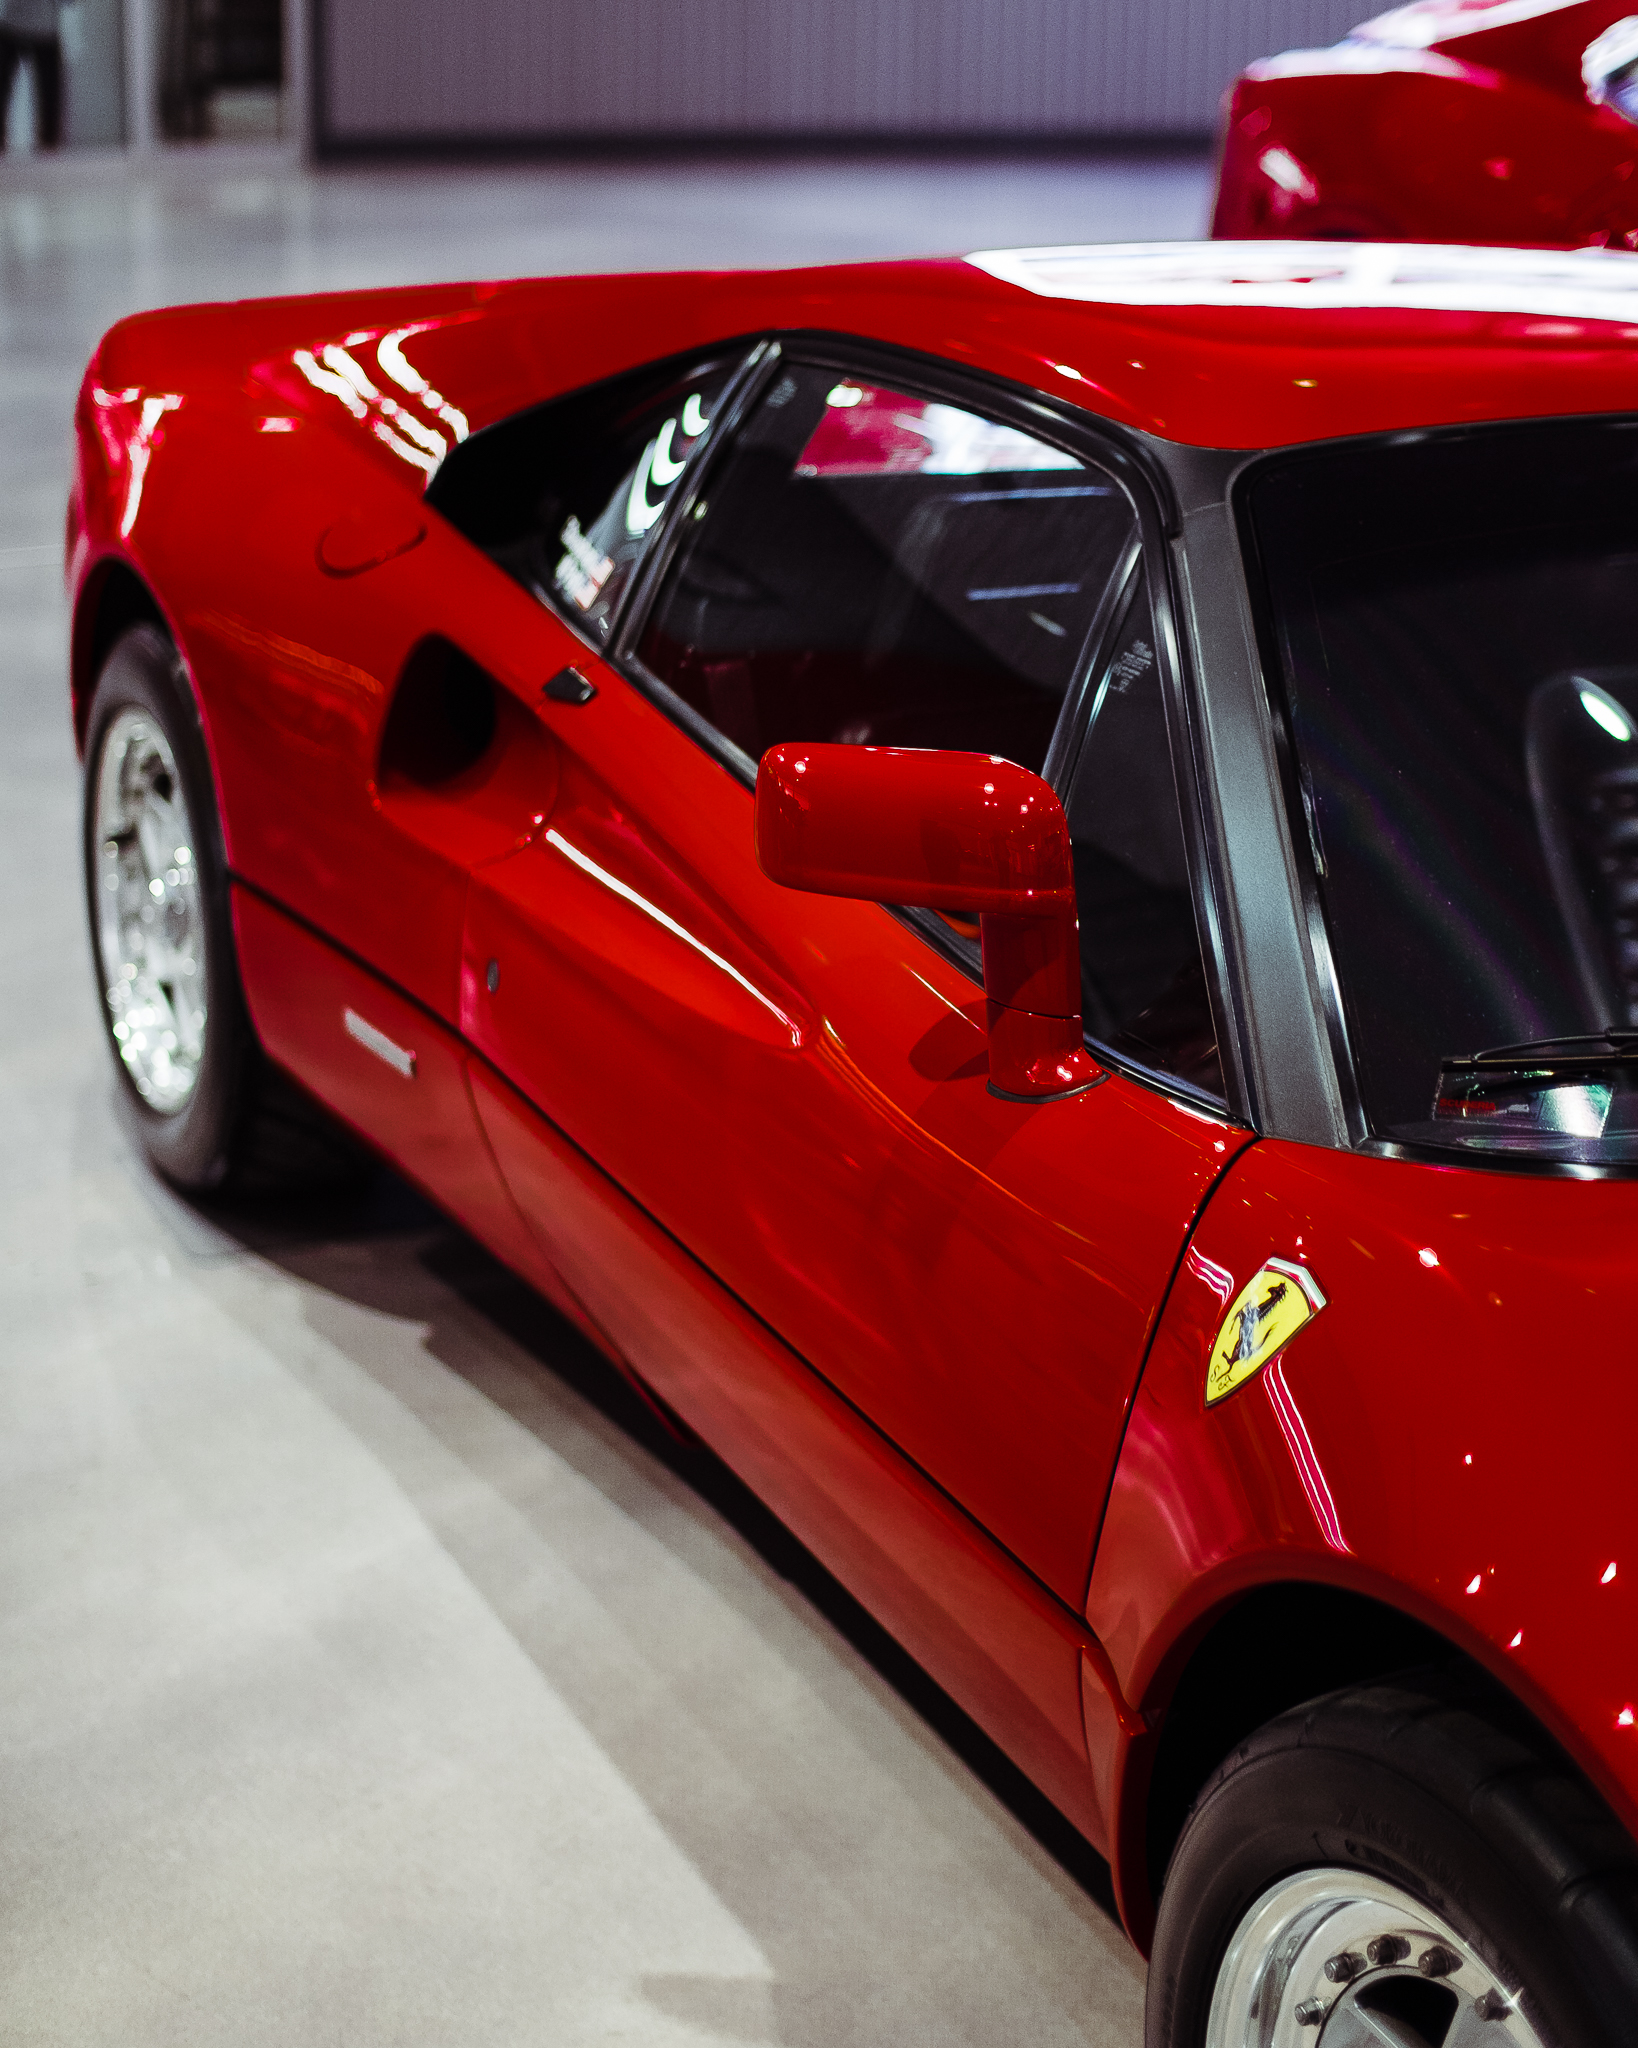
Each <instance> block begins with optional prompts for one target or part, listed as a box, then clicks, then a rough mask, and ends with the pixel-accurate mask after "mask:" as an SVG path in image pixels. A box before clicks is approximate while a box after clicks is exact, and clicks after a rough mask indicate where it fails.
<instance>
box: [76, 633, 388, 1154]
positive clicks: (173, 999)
mask: <svg viewBox="0 0 1638 2048" xmlns="http://www.w3.org/2000/svg"><path fill="white" fill-rule="evenodd" d="M85 763H86V768H85V810H84V831H83V846H84V856H85V887H86V911H87V916H88V918H89V921H90V926H91V952H92V958H93V960H94V962H95V965H96V972H97V980H98V987H99V992H100V997H101V1007H102V1016H103V1023H104V1026H105V1028H106V1030H107V1034H108V1043H109V1047H110V1049H111V1051H112V1052H113V1055H114V1063H115V1068H116V1071H117V1073H118V1075H119V1082H120V1100H121V1104H122V1107H123V1109H124V1113H125V1116H126V1120H127V1122H128V1124H129V1125H130V1127H131V1130H132V1134H133V1135H134V1137H135V1138H136V1140H137V1142H138V1144H139V1145H140V1146H141V1148H142V1150H143V1151H144V1152H145V1153H146V1154H147V1157H148V1159H149V1161H150V1162H151V1164H152V1165H153V1166H154V1167H155V1169H156V1170H157V1171H158V1172H159V1173H160V1174H162V1175H163V1176H164V1178H165V1179H166V1180H168V1181H170V1182H172V1183H173V1184H174V1185H175V1186H177V1187H179V1188H183V1189H186V1190H188V1191H190V1192H195V1193H200V1192H205V1191H208V1190H211V1189H220V1188H233V1189H237V1190H240V1191H244V1192H263V1191H272V1190H275V1189H289V1188H293V1187H301V1186H312V1185H314V1184H334V1183H336V1182H338V1181H341V1180H346V1179H351V1178H356V1177H357V1175H358V1174H359V1172H360V1169H361V1167H362V1165H363V1155H362V1154H361V1153H360V1152H359V1151H358V1149H357V1147H356V1146H354V1145H353V1143H352V1141H351V1140H350V1139H349V1138H347V1136H346V1135H345V1134H344V1133H343V1132H342V1131H341V1130H340V1129H339V1127H338V1126H336V1125H335V1124H334V1123H332V1122H331V1121H330V1119H329V1118H327V1117H326V1116H325V1115H324V1113H323V1111H322V1110H320V1109H319V1107H318V1106H317V1104H315V1103H313V1102H312V1101H311V1100H310V1099H309V1098H308V1097H307V1096H305V1095H304V1094H303V1093H302V1092H301V1091H300V1090H299V1089H298V1088H297V1087H296V1086H295V1085H294V1084H293V1083H292V1082H291V1081H289V1080H288V1079H287V1078H286V1077H285V1076H284V1075H282V1074H281V1073H280V1072H279V1071H278V1070H277V1069H276V1068H275V1067H274V1066H273V1065H272V1064H271V1063H270V1062H269V1061H268V1060H267V1058H266V1056H265V1055H264V1054H263V1052H262V1050H261V1047H260V1045H259V1044H258V1043H257V1041H256V1035H255V1032H254V1029H253V1027H252V1025H251V1022H250V1016H249V1012H248V1011H247V1009H246V1007H245V1000H244V993H243V990H242V989H241V987H240V983H239V969H238V961H237V957H236V954H235V948H234V938H233V911H232V903H231V901H230V896H229V882H228V870H227V860H226V856H225V853H224V849H223V843H222V834H221V827H220V822H219V820H218V817H217V810H216V797H215V788H214V783H213V780H212V776H211V771H210V762H209V758H208V756H207V754H206V751H205V743H204V737H203V734H202V733H201V731H200V727H199V719H198V714H197V711H196V709H195V705H194V699H193V693H192V690H191V689H190V687H189V684H188V681H187V677H186V675H185V673H184V671H183V669H182V664H181V661H180V658H179V657H178V655H177V652H176V649H175V647H174V646H173V645H172V644H171V642H170V641H169V640H168V639H167V638H166V637H165V635H164V634H163V633H161V632H160V630H159V629H158V628H157V627H156V626H152V625H146V624H144V625H137V626H133V627H131V628H130V630H129V631H128V632H126V633H125V634H123V635H122V636H121V638H120V639H119V640H118V641H117V642H116V643H115V645H114V647H113V648H112V650H111V651H110V653H109V655H108V658H107V660H106V661H105V662H104V664H103V667H102V671H101V674H100V675H99V676H98V679H97V687H96V690H95V693H94V694H93V696H92V699H91V709H90V713H89V716H88V718H87V721H86V749H85Z"/></svg>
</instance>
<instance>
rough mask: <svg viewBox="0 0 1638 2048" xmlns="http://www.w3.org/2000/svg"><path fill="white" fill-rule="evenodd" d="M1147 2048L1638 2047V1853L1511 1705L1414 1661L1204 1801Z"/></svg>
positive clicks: (1178, 1889) (1255, 1752)
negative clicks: (1414, 1666)
mask: <svg viewBox="0 0 1638 2048" xmlns="http://www.w3.org/2000/svg"><path fill="white" fill-rule="evenodd" d="M1145 2041H1146V2048H1386V2044H1390V2043H1391V2044H1399V2048H1632V2044H1634V2043H1638V1852H1635V1850H1634V1845H1633V1843H1632V1840H1631V1838H1630V1837H1629V1836H1628V1835H1627V1834H1626V1832H1625V1831H1624V1830H1623V1829H1622V1828H1621V1826H1620V1824H1619V1823H1618V1822H1617V1821H1616V1820H1615V1818H1614V1816H1613V1815H1612V1814H1610V1813H1609V1811H1608V1810H1607V1809H1606V1808H1605V1807H1604V1805H1603V1804H1602V1802H1601V1801H1600V1800H1599V1799H1598V1798H1597V1797H1596V1795H1595V1794H1594V1793H1593V1791H1592V1790H1591V1788H1590V1787H1589V1786H1588V1785H1586V1784H1585V1783H1584V1781H1583V1780H1582V1779H1581V1778H1580V1777H1579V1776H1578V1775H1577V1774H1576V1773H1575V1771H1574V1770H1573V1768H1572V1767H1571V1766H1570V1765H1569V1764H1568V1763H1567V1762H1566V1761H1565V1760H1564V1759H1563V1758H1562V1757H1559V1756H1557V1755H1556V1754H1555V1753H1553V1752H1551V1751H1550V1750H1549V1749H1548V1748H1547V1746H1546V1745H1545V1744H1544V1743H1543V1742H1541V1741H1540V1740H1539V1739H1538V1738H1535V1737H1534V1736H1533V1735H1532V1733H1531V1731H1529V1730H1528V1729H1527V1728H1526V1727H1525V1726H1524V1725H1523V1724H1522V1723H1521V1722H1519V1721H1518V1720H1517V1717H1516V1716H1514V1715H1513V1713H1512V1711H1511V1709H1510V1708H1509V1707H1508V1705H1507V1704H1506V1703H1505V1702H1503V1701H1501V1700H1499V1699H1496V1698H1494V1697H1492V1696H1490V1695H1489V1694H1488V1693H1487V1691H1486V1690H1485V1689H1484V1688H1483V1687H1482V1686H1480V1685H1478V1684H1476V1683H1470V1682H1468V1681H1466V1680H1464V1679H1462V1678H1460V1677H1458V1676H1455V1675H1452V1674H1447V1673H1441V1672H1429V1673H1418V1674H1413V1675H1411V1676H1410V1677H1408V1678H1407V1679H1406V1680H1404V1681H1403V1682H1402V1683H1399V1684H1395V1685H1384V1686H1368V1687H1361V1688H1358V1689H1355V1690H1350V1691H1347V1692H1341V1693H1334V1694H1331V1695H1330V1696H1329V1697H1327V1698H1325V1699H1321V1700H1316V1701H1313V1702H1311V1703H1310V1704H1309V1705H1307V1706H1304V1707H1300V1708H1298V1709H1296V1710H1295V1711H1294V1712H1292V1713H1289V1714H1285V1715H1283V1716H1281V1717H1280V1718H1279V1719H1278V1720H1275V1721H1272V1722H1270V1723H1269V1724H1268V1725H1267V1726H1266V1727H1265V1728H1263V1729H1261V1730H1259V1731H1258V1732H1257V1733H1256V1734H1255V1735H1253V1736H1251V1737H1250V1738H1249V1740H1247V1741H1246V1742H1245V1743H1243V1744H1242V1745H1241V1747H1240V1748H1239V1749H1238V1750H1236V1751H1235V1753H1234V1754H1233V1755H1232V1756H1231V1757H1230V1758H1229V1759H1228V1761H1227V1762H1226V1763H1225V1764H1223V1765H1222V1767H1221V1768H1220V1769H1219V1770H1218V1772H1217V1773H1216V1775H1215V1776H1214V1777H1213V1778H1212V1779H1211V1780H1210V1781H1209V1782H1208V1784H1207V1785H1206V1787H1205V1789H1204V1791H1203V1792H1202V1793H1201V1795H1200V1797H1199V1799H1198V1800H1197V1802H1196V1804H1195V1807H1194V1810H1193V1812H1192V1813H1191V1814H1190V1816H1189V1819H1188V1822H1187V1824H1186V1825H1185V1827H1184V1830H1183V1833H1182V1835H1181V1836H1180V1838H1179V1840H1178V1843H1177V1847H1176V1849H1175V1850H1174V1852H1173V1855H1172V1858H1171V1863H1170V1865H1169V1867H1168V1869H1167V1872H1166V1881H1165V1886H1164V1889H1163V1891H1162V1893H1161V1899H1160V1915H1159V1923H1158V1926H1157V1929H1156V1936H1155V1946H1154V1954H1153V1957H1152V1958H1151V1962H1150V1971H1149V1996H1148V2004H1147V2011H1146V2024H1145Z"/></svg>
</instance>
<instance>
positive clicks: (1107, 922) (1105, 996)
mask: <svg viewBox="0 0 1638 2048" xmlns="http://www.w3.org/2000/svg"><path fill="white" fill-rule="evenodd" d="M1123 602H1124V603H1125V607H1126V610H1125V616H1124V618H1123V619H1122V620H1121V621H1120V624H1119V627H1118V630H1117V631H1116V633H1115V635H1114V637H1113V639H1112V640H1111V641H1110V643H1109V648H1108V653H1107V655H1106V657H1105V659H1104V662H1103V664H1102V667H1101V669H1100V671H1099V673H1098V675H1097V676H1096V677H1095V678H1094V690H1093V694H1092V699H1091V701H1092V707H1093V708H1092V715H1091V720H1090V725H1089V729H1088V731H1087V734H1086V738H1085V740H1084V742H1083V744H1082V747H1081V751H1080V756H1079V759H1078V760H1077V762H1076V764H1075V768H1074V771H1073V774H1072V778H1071V781H1070V785H1069V800H1068V803H1067V805H1066V810H1067V812H1068V817H1069V835H1070V839H1071V842H1072V844H1073V846H1074V851H1075V896H1076V902H1077V906H1078V908H1079V911H1080V918H1081V1002H1082V1008H1083V1012H1084V1015H1085V1018H1086V1029H1087V1034H1088V1036H1089V1037H1091V1038H1092V1039H1094V1040H1096V1041H1098V1042H1100V1043H1102V1044H1103V1045H1106V1046H1107V1047H1108V1048H1109V1049H1110V1051H1112V1052H1115V1053H1119V1054H1123V1055H1124V1056H1125V1057H1126V1058H1127V1059H1129V1060H1132V1061H1134V1062H1136V1063H1137V1064H1138V1065H1140V1066H1143V1067H1148V1068H1152V1069H1154V1070H1155V1071H1156V1072H1159V1073H1163V1074H1175V1075H1176V1076H1177V1077H1178V1079H1179V1080H1182V1081H1187V1082H1190V1083H1192V1084H1193V1085H1194V1086H1195V1087H1197V1088H1200V1089H1203V1090H1204V1091H1206V1092H1207V1093H1208V1094H1211V1095H1216V1096H1219V1097H1221V1096H1222V1094H1223V1092H1224V1091H1223V1071H1222V1065H1221V1062H1220V1060H1219V1058H1218V1052H1217V1033H1216V1028H1215V1026H1214V1024H1213V1022H1212V1013H1211V1002H1210V999H1209V997H1208V995H1207V990H1206V974H1205V968H1204V964H1203V961H1202V956H1201V948H1200V941H1199V936H1198V934H1197V931H1196V927H1195V917H1194V904H1193V898H1192V893H1191V891H1190V887H1189V861H1188V851H1187V847H1186V844H1185V841H1184V837H1183V820H1182V814H1181V811H1180V808H1179V805H1178V796H1177V782H1176V778H1175V776H1174V773H1173V769H1172V755H1171V746H1170V742H1169V740H1168V737H1167V730H1166V707H1165V703H1164V700H1163V699H1162V696H1161V688H1160V670H1159V663H1158V662H1157V660H1156V658H1155V629H1154V621H1153V616H1152V614H1151V611H1150V605H1149V595H1148V588H1147V579H1146V577H1145V575H1144V573H1143V571H1142V569H1141V568H1139V569H1137V570H1136V571H1135V572H1134V574H1133V578H1132V583H1131V587H1130V589H1129V591H1128V592H1127V594H1126V597H1125V599H1124V600H1123Z"/></svg>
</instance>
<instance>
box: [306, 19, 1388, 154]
mask: <svg viewBox="0 0 1638 2048" xmlns="http://www.w3.org/2000/svg"><path fill="white" fill-rule="evenodd" d="M314 4H315V6H316V7H317V8H318V10H319V13H318V24H317V25H318V52H317V54H318V57H319V65H318V80H317V91H318V103H317V116H318V119H317V124H316V125H317V128H318V141H319V144H320V146H321V147H323V146H326V145H329V146H332V147H334V146H338V145H339V146H341V147H347V146H349V145H352V146H358V145H368V144H371V143H377V144H380V143H390V142H395V141H396V142H413V141H417V140H421V141H440V140H471V141H505V140H512V139H517V140H524V139H530V138H538V139H541V140H557V139H561V140H565V141H569V140H575V139H590V138H593V137H598V136H613V137H618V136H631V137H671V136H698V137H700V138H712V137H730V136H736V135H744V136H784V135H791V136H798V135H814V136H826V135H837V136H844V135H845V136H871V135H880V136H893V137H900V136H903V137H916V136H928V137H935V136H958V137H959V136H973V137H980V136H1003V135H1019V136H1027V137H1051V136H1058V135H1062V136H1072V137H1080V136H1140V135H1178V136H1184V135H1201V136H1203V135H1206V134H1209V133H1210V132H1211V131H1212V130H1213V128H1214V126H1215V123H1216V114H1217V102H1218V98H1219V96H1220V94H1221V92H1222V90H1223V87H1224V86H1225V85H1226V84H1227V83H1228V81H1229V80H1230V79H1231V78H1232V77H1233V75H1234V73H1235V72H1236V71H1237V70H1238V69H1239V68H1240V66H1241V65H1242V64H1244V63H1245V62H1247V61H1248V60H1249V59H1250V58H1253V57H1259V56H1266V55H1268V54H1270V53H1271V52H1273V51H1276V50H1282V49H1290V48H1293V47H1296V46H1300V45H1305V44H1308V45H1311V44H1316V43H1327V42H1333V41H1335V40H1336V38H1337V37H1338V36H1339V35H1341V34H1342V33H1343V32H1344V31H1345V30H1346V29H1348V28H1349V27H1351V26H1352V25H1353V24H1354V23H1355V22H1356V21H1359V20H1361V19H1362V18H1364V17H1365V16H1367V15H1369V14H1371V13H1374V12H1376V11H1377V10H1376V8H1374V7H1373V6H1372V5H1371V4H1370V0H314Z"/></svg>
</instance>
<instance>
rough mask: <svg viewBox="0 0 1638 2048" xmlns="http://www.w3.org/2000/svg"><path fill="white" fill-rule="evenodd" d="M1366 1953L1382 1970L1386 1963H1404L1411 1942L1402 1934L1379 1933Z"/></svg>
mask: <svg viewBox="0 0 1638 2048" xmlns="http://www.w3.org/2000/svg"><path fill="white" fill-rule="evenodd" d="M1365 1953H1366V1955H1368V1956H1369V1957H1370V1959H1371V1961H1372V1962H1373V1963H1374V1964H1375V1965H1376V1967H1377V1968H1378V1969H1379V1970H1380V1969H1381V1968H1382V1966H1383V1964H1384V1963H1402V1962H1403V1961H1404V1960H1405V1958H1406V1956H1408V1955H1409V1954H1410V1943H1409V1942H1408V1941H1407V1940H1406V1939H1405V1937H1404V1936H1403V1935H1402V1934H1379V1935H1378V1936H1377V1937H1376V1939H1375V1941H1373V1942H1372V1943H1371V1944H1370V1946H1369V1947H1368V1948H1367V1949H1366V1951H1365Z"/></svg>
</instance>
